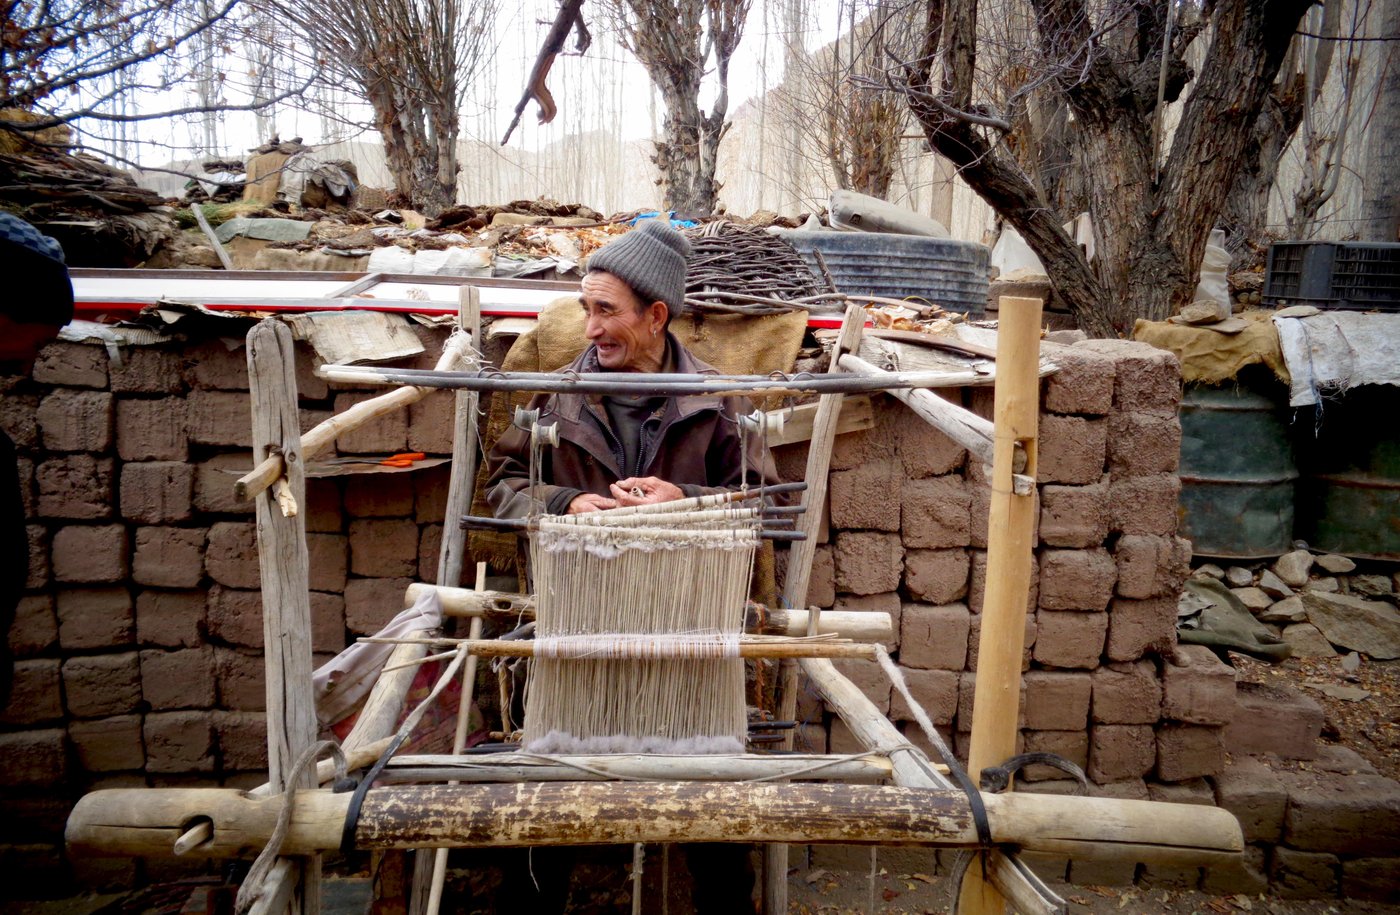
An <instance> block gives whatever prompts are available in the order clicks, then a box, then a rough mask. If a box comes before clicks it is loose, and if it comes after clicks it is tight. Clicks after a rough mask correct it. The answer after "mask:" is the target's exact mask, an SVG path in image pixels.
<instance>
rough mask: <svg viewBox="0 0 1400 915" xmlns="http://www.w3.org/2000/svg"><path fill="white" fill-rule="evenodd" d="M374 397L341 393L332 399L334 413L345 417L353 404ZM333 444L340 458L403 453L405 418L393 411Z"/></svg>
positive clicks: (406, 431) (406, 425)
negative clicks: (340, 455)
mask: <svg viewBox="0 0 1400 915" xmlns="http://www.w3.org/2000/svg"><path fill="white" fill-rule="evenodd" d="M375 396H377V395H376V394H373V393H355V392H341V393H339V394H336V395H335V412H337V413H344V412H345V411H346V410H348V409H350V408H351V407H353V406H354V405H355V404H357V403H361V402H362V401H366V400H370V399H371V398H373V397H375ZM335 441H336V448H338V449H339V450H340V453H341V454H392V453H394V452H396V451H403V450H405V445H406V444H407V443H408V414H407V413H405V412H404V411H403V410H395V411H394V412H392V413H388V414H385V415H384V416H381V417H379V418H378V419H374V420H371V421H370V422H368V423H366V424H365V425H363V426H361V427H359V428H358V429H354V430H352V431H350V432H347V433H345V434H344V435H342V436H340V437H339V438H337V439H336V440H335Z"/></svg>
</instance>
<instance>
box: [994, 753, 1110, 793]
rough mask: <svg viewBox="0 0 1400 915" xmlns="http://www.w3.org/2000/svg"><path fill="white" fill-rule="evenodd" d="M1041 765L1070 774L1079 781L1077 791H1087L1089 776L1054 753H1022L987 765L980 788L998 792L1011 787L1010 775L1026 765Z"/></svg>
mask: <svg viewBox="0 0 1400 915" xmlns="http://www.w3.org/2000/svg"><path fill="white" fill-rule="evenodd" d="M1031 765H1042V766H1051V767H1053V768H1056V769H1059V770H1060V771H1061V772H1063V773H1065V774H1066V775H1068V776H1070V777H1071V778H1073V779H1075V780H1076V781H1077V782H1079V793H1080V794H1087V793H1088V791H1089V778H1088V776H1086V775H1085V774H1084V770H1083V769H1081V768H1079V767H1078V766H1076V765H1075V764H1074V763H1072V762H1070V761H1069V760H1067V759H1065V758H1064V757H1063V756H1057V755H1055V754H1054V753H1022V754H1020V755H1019V756H1013V757H1011V758H1010V759H1008V760H1007V761H1006V762H1004V763H1002V764H1001V765H999V766H988V767H987V768H985V769H983V770H982V790H983V791H990V792H991V793H992V794H1000V793H1001V792H1003V791H1005V790H1006V789H1007V788H1009V787H1011V777H1012V776H1013V775H1015V774H1016V773H1017V772H1019V771H1021V770H1022V769H1024V768H1025V767H1026V766H1031Z"/></svg>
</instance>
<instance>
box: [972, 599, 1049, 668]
mask: <svg viewBox="0 0 1400 915" xmlns="http://www.w3.org/2000/svg"><path fill="white" fill-rule="evenodd" d="M968 622H969V625H968V629H967V669H968V670H976V669H977V655H978V652H979V651H980V650H981V647H982V614H980V613H974V614H972V617H971V619H970V620H969V621H968ZM1036 635H1037V627H1036V620H1035V614H1034V613H1028V614H1026V628H1025V630H1024V632H1023V634H1022V636H1021V646H1022V647H1021V670H1022V671H1023V672H1024V671H1027V670H1030V669H1031V653H1032V652H1033V651H1034V650H1035V640H1036Z"/></svg>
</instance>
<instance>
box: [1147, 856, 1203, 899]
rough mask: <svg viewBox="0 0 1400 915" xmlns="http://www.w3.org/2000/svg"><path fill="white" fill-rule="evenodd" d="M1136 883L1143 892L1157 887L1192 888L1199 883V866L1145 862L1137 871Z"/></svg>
mask: <svg viewBox="0 0 1400 915" xmlns="http://www.w3.org/2000/svg"><path fill="white" fill-rule="evenodd" d="M1137 885H1138V886H1139V887H1141V888H1142V889H1143V891H1144V892H1151V891H1152V890H1154V889H1159V888H1165V889H1176V890H1194V889H1196V888H1197V887H1198V886H1200V885H1201V868H1200V867H1199V866H1194V865H1190V864H1158V863H1153V862H1145V863H1144V864H1143V865H1142V870H1140V871H1139V872H1138V878H1137Z"/></svg>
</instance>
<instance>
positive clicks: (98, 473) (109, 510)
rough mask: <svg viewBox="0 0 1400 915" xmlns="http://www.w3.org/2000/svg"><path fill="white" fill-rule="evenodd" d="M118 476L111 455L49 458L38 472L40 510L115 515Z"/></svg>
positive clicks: (51, 514)
mask: <svg viewBox="0 0 1400 915" xmlns="http://www.w3.org/2000/svg"><path fill="white" fill-rule="evenodd" d="M114 476H115V465H114V464H113V462H112V459H111V458H105V457H93V456H92V455H90V454H68V455H64V456H63V457H52V458H49V459H47V460H45V461H44V462H43V463H41V464H40V465H39V467H38V469H37V470H36V471H35V472H34V482H35V483H36V484H37V486H38V490H39V514H40V515H41V516H42V517H45V518H63V519H71V520H83V521H93V520H100V519H103V518H110V517H112V514H113V506H114V504H115V503H116V499H115V498H113V482H114Z"/></svg>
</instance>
